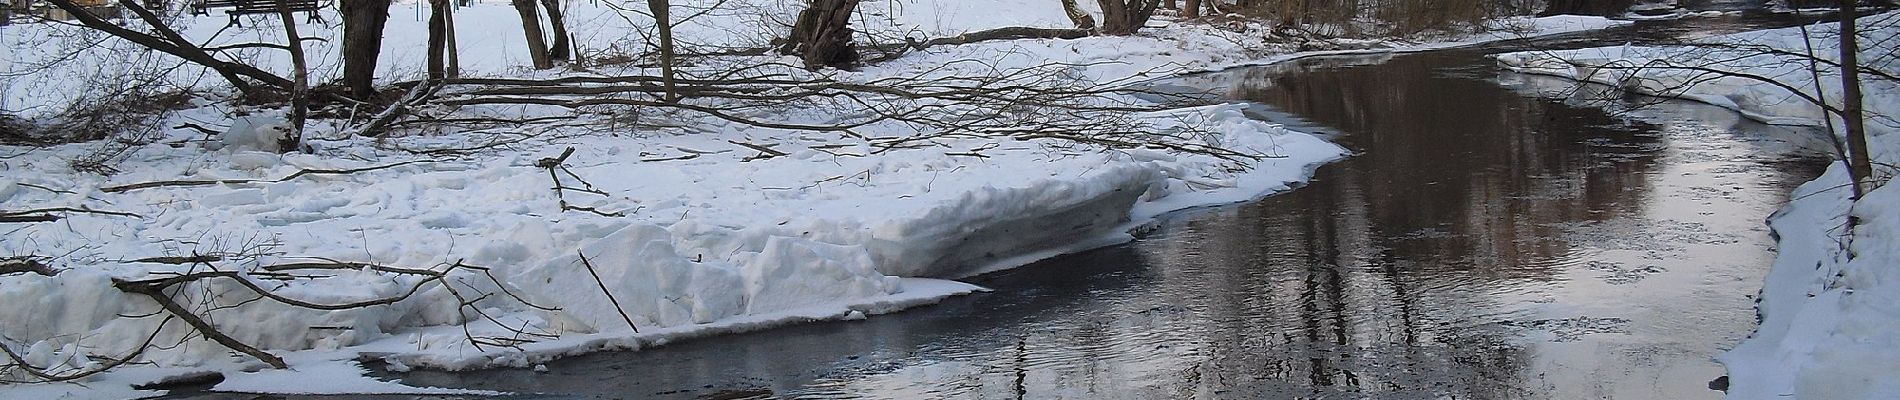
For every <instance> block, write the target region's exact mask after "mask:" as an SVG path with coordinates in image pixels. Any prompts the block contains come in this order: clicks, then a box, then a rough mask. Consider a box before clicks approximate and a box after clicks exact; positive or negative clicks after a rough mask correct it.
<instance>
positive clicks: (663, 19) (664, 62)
mask: <svg viewBox="0 0 1900 400" xmlns="http://www.w3.org/2000/svg"><path fill="white" fill-rule="evenodd" d="M670 8H671V7H670V6H668V5H667V1H666V0H647V10H648V11H650V12H652V13H653V24H654V25H655V26H657V27H658V28H659V31H660V34H659V36H660V37H659V40H660V43H658V47H659V48H660V80H661V84H662V85H665V87H666V101H667V102H673V101H678V100H679V90H678V89H676V88H674V86H673V85H674V81H673V69H674V66H675V65H677V64H676V63H677V62H678V61H679V60H677V59H676V57H674V54H673V15H672V14H673V13H672V11H671V10H670Z"/></svg>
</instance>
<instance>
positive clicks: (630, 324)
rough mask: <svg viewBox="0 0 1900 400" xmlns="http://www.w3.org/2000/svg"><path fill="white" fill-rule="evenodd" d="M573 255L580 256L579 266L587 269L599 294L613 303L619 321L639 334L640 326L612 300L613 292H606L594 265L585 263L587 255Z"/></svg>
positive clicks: (605, 285)
mask: <svg viewBox="0 0 1900 400" xmlns="http://www.w3.org/2000/svg"><path fill="white" fill-rule="evenodd" d="M574 254H575V255H579V256H581V266H583V267H587V274H588V275H592V276H593V277H594V284H596V285H600V293H601V294H604V295H607V302H608V303H613V305H614V311H619V312H620V319H624V320H626V321H627V327H628V328H633V333H640V326H638V325H634V324H633V317H629V316H627V310H626V309H625V308H621V307H620V300H618V299H615V298H614V292H612V291H609V290H607V282H605V281H602V280H600V273H599V272H594V263H593V262H591V261H587V253H583V252H580V251H575V252H574Z"/></svg>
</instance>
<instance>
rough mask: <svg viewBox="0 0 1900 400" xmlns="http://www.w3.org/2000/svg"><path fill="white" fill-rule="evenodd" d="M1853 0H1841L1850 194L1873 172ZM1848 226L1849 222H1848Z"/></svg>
mask: <svg viewBox="0 0 1900 400" xmlns="http://www.w3.org/2000/svg"><path fill="white" fill-rule="evenodd" d="M1855 3H1856V0H1841V93H1842V95H1843V96H1844V97H1843V98H1842V99H1841V120H1842V121H1841V122H1842V123H1843V124H1844V125H1845V126H1846V127H1847V132H1846V133H1847V152H1848V156H1847V172H1848V174H1847V175H1848V178H1850V179H1853V180H1854V197H1855V198H1856V199H1859V197H1860V195H1862V194H1865V193H1866V192H1865V190H1864V189H1865V187H1863V186H1862V185H1863V184H1864V183H1865V182H1863V181H1865V180H1867V179H1869V178H1872V177H1873V175H1874V164H1873V160H1872V159H1871V158H1869V157H1868V153H1867V126H1866V122H1867V120H1866V115H1865V111H1864V110H1863V108H1862V104H1861V101H1862V100H1861V88H1860V37H1859V32H1858V31H1859V30H1860V28H1859V27H1858V26H1856V25H1858V19H1859V16H1858V15H1857V14H1859V13H1858V10H1855V6H1856V5H1857V4H1855ZM1850 228H1851V226H1850Z"/></svg>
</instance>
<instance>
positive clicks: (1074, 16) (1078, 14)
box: [1062, 0, 1194, 30]
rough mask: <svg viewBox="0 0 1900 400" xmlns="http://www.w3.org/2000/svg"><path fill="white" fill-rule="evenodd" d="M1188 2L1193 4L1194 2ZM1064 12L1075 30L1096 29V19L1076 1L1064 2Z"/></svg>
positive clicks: (1067, 0) (1190, 0)
mask: <svg viewBox="0 0 1900 400" xmlns="http://www.w3.org/2000/svg"><path fill="white" fill-rule="evenodd" d="M1188 1H1189V2H1190V3H1189V4H1192V2H1193V1H1194V0H1188ZM1062 12H1064V13H1068V14H1069V22H1074V23H1075V29H1091V30H1092V29H1095V17H1091V16H1089V12H1088V11H1083V10H1082V7H1081V6H1078V5H1076V4H1075V0H1062Z"/></svg>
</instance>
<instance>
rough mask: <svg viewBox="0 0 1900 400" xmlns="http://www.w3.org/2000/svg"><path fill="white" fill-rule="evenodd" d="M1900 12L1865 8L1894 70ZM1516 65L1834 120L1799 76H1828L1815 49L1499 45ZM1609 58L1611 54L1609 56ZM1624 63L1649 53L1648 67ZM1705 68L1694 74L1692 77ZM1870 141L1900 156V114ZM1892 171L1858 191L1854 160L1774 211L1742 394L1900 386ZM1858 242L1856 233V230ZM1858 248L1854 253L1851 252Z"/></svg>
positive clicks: (1893, 93)
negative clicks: (1530, 48) (1811, 62)
mask: <svg viewBox="0 0 1900 400" xmlns="http://www.w3.org/2000/svg"><path fill="white" fill-rule="evenodd" d="M1897 17H1900V14H1896V13H1886V14H1879V15H1873V16H1868V17H1864V18H1863V19H1862V21H1863V22H1864V23H1867V22H1874V21H1879V22H1877V23H1868V24H1867V27H1864V30H1863V31H1862V38H1863V39H1862V43H1863V45H1864V46H1868V47H1866V48H1862V49H1861V54H1862V60H1865V62H1867V63H1868V64H1866V65H1868V66H1869V67H1872V68H1876V69H1879V70H1884V71H1891V70H1894V69H1895V67H1896V66H1897V65H1895V63H1896V62H1897V61H1896V60H1895V59H1894V58H1893V57H1891V55H1892V54H1894V51H1895V46H1896V44H1895V43H1893V41H1890V40H1870V39H1869V38H1888V37H1892V36H1893V35H1894V34H1896V33H1900V27H1896V26H1895V25H1894V24H1892V23H1891V21H1893V18H1897ZM1836 28H1837V26H1835V25H1830V24H1819V25H1814V26H1809V27H1808V31H1809V32H1811V33H1814V34H1815V37H1817V39H1814V41H1813V42H1812V46H1813V49H1814V54H1817V55H1820V56H1821V57H1822V58H1824V59H1828V60H1835V59H1836V58H1835V56H1836V55H1838V54H1839V49H1840V47H1839V42H1838V41H1832V40H1829V39H1822V38H1828V37H1833V36H1835V32H1837V30H1836ZM1803 38H1804V36H1803V35H1802V31H1801V29H1800V28H1785V29H1773V30H1762V31H1755V32H1745V33H1738V34H1731V35H1725V36H1718V37H1712V38H1705V39H1702V40H1704V41H1706V42H1710V43H1736V44H1742V45H1744V46H1756V45H1759V46H1765V48H1772V49H1777V50H1782V51H1786V52H1791V53H1794V54H1804V53H1806V52H1807V51H1808V46H1809V43H1807V42H1804V39H1803ZM1497 60H1498V62H1499V63H1500V64H1501V65H1503V66H1505V67H1507V68H1511V69H1515V70H1519V71H1523V72H1528V73H1537V74H1546V75H1554V76H1560V77H1566V78H1571V79H1578V80H1587V81H1591V82H1595V83H1600V84H1606V85H1616V86H1620V87H1622V88H1625V89H1627V90H1630V91H1634V92H1638V93H1644V94H1654V95H1663V96H1672V97H1681V98H1687V99H1693V100H1697V101H1701V102H1705V103H1709V104H1713V105H1718V106H1722V107H1727V108H1730V109H1734V110H1736V111H1739V112H1741V113H1742V114H1744V115H1746V116H1748V117H1750V118H1754V119H1758V120H1762V121H1767V122H1770V123H1780V124H1798V125H1812V126H1825V124H1827V121H1825V120H1824V118H1823V114H1822V113H1821V111H1820V109H1819V107H1816V106H1814V105H1813V104H1812V103H1809V102H1805V101H1804V100H1802V99H1800V98H1799V96H1797V95H1796V94H1795V92H1793V91H1790V90H1788V89H1789V88H1794V89H1799V90H1800V91H1801V93H1805V94H1807V95H1808V96H1811V97H1812V96H1815V95H1816V92H1815V90H1814V89H1813V88H1815V87H1816V84H1815V83H1816V82H1815V78H1816V76H1815V75H1813V74H1811V73H1810V72H1809V71H1808V70H1807V69H1806V66H1807V65H1808V63H1806V62H1803V61H1790V59H1786V58H1782V57H1778V56H1773V55H1766V54H1760V52H1750V51H1747V50H1739V51H1735V50H1718V51H1711V50H1707V49H1693V48H1687V47H1643V46H1611V47H1602V48H1593V49H1582V50H1573V51H1551V52H1524V53H1513V54H1505V55H1500V56H1498V57H1497ZM1606 66H1609V67H1612V68H1605V67H1606ZM1615 66H1648V68H1643V69H1640V70H1630V69H1618V68H1613V67H1615ZM1669 66H1698V67H1708V68H1710V69H1715V70H1722V71H1734V72H1743V73H1749V74H1755V75H1759V76H1761V77H1765V78H1770V79H1772V80H1774V81H1778V82H1781V83H1784V84H1786V86H1787V87H1783V86H1778V85H1771V84H1764V83H1763V82H1761V81H1758V80H1751V79H1742V78H1735V77H1723V78H1717V79H1708V80H1704V79H1705V78H1708V77H1707V76H1702V75H1698V74H1696V73H1694V72H1688V71H1684V70H1682V69H1670V68H1667V67H1669ZM1818 77H1819V79H1820V81H1821V82H1822V83H1824V85H1822V86H1823V87H1824V88H1825V89H1824V90H1823V91H1822V92H1821V95H1822V96H1823V97H1825V98H1827V99H1829V102H1830V103H1832V104H1835V105H1837V106H1838V101H1839V99H1840V98H1841V93H1840V90H1839V84H1838V82H1839V75H1838V72H1837V71H1835V70H1833V69H1832V68H1822V72H1821V73H1820V74H1819V76H1818ZM1691 81H1701V82H1700V83H1698V84H1696V85H1693V86H1689V85H1683V84H1682V83H1684V82H1691ZM1897 86H1900V83H1896V82H1893V81H1889V80H1883V79H1873V78H1870V79H1867V80H1866V81H1865V83H1864V90H1865V95H1864V97H1863V98H1864V100H1865V102H1866V107H1867V110H1868V111H1869V114H1870V115H1896V113H1900V87H1897ZM1867 127H1868V132H1869V136H1870V137H1869V145H1868V149H1869V150H1870V152H1871V154H1872V155H1873V158H1874V161H1875V162H1876V163H1885V164H1886V165H1893V163H1895V162H1897V161H1900V135H1896V134H1894V132H1895V131H1896V130H1900V127H1896V126H1893V124H1892V123H1891V122H1890V121H1886V120H1884V119H1881V118H1873V119H1870V122H1869V123H1868V124H1867ZM1875 169H1876V171H1880V170H1883V169H1885V170H1886V171H1887V172H1886V173H1887V175H1883V176H1885V178H1881V179H1882V180H1883V182H1880V183H1882V184H1883V185H1881V186H1879V188H1878V189H1874V190H1872V191H1871V192H1869V193H1867V194H1866V195H1865V196H1864V197H1863V198H1861V199H1860V200H1859V201H1851V200H1850V199H1851V197H1850V195H1851V193H1850V191H1849V190H1848V189H1847V187H1848V181H1849V180H1848V178H1847V171H1846V167H1845V164H1843V163H1841V162H1836V163H1834V164H1833V165H1832V166H1831V167H1830V168H1829V169H1828V170H1827V171H1826V173H1825V174H1823V175H1822V176H1821V177H1819V178H1816V179H1815V180H1814V181H1811V182H1808V183H1806V184H1804V185H1802V186H1801V187H1800V188H1798V189H1796V190H1795V191H1794V193H1792V194H1791V196H1790V197H1791V198H1792V199H1793V200H1791V201H1790V202H1789V204H1788V205H1787V206H1785V207H1784V208H1783V209H1782V210H1780V211H1779V212H1777V213H1776V214H1775V215H1774V216H1773V217H1771V219H1770V221H1769V224H1770V226H1771V227H1772V228H1773V229H1774V232H1775V234H1776V237H1777V239H1778V243H1779V245H1778V246H1777V248H1778V250H1779V254H1778V256H1777V258H1776V260H1775V264H1774V266H1773V267H1772V269H1771V270H1770V271H1769V273H1768V277H1767V278H1766V281H1765V283H1764V287H1763V289H1762V292H1761V296H1760V300H1759V302H1758V312H1759V315H1760V317H1761V321H1760V322H1761V324H1760V326H1759V327H1758V328H1757V330H1756V331H1755V334H1754V335H1752V336H1751V337H1750V338H1749V339H1748V340H1746V341H1743V342H1742V343H1741V344H1739V345H1737V346H1736V347H1735V348H1734V349H1731V350H1729V351H1728V352H1726V353H1724V354H1723V355H1722V356H1720V358H1719V359H1720V361H1721V362H1722V363H1723V364H1724V365H1725V366H1727V367H1728V370H1729V375H1730V380H1729V382H1730V387H1729V391H1728V393H1729V394H1728V396H1729V398H1734V399H1772V398H1804V399H1889V398H1893V394H1894V393H1900V335H1896V334H1895V332H1900V270H1896V268H1894V266H1896V265H1900V185H1895V184H1894V180H1893V178H1892V175H1891V173H1892V170H1891V168H1890V167H1876V168H1875ZM1849 215H1852V216H1855V217H1858V218H1859V225H1858V226H1856V227H1855V228H1854V231H1853V232H1852V236H1851V239H1848V236H1847V235H1844V234H1845V233H1846V232H1844V231H1843V230H1842V228H1843V227H1844V226H1846V225H1847V217H1848V216H1849ZM1843 242H1845V243H1843ZM1850 255H1851V256H1850Z"/></svg>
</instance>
